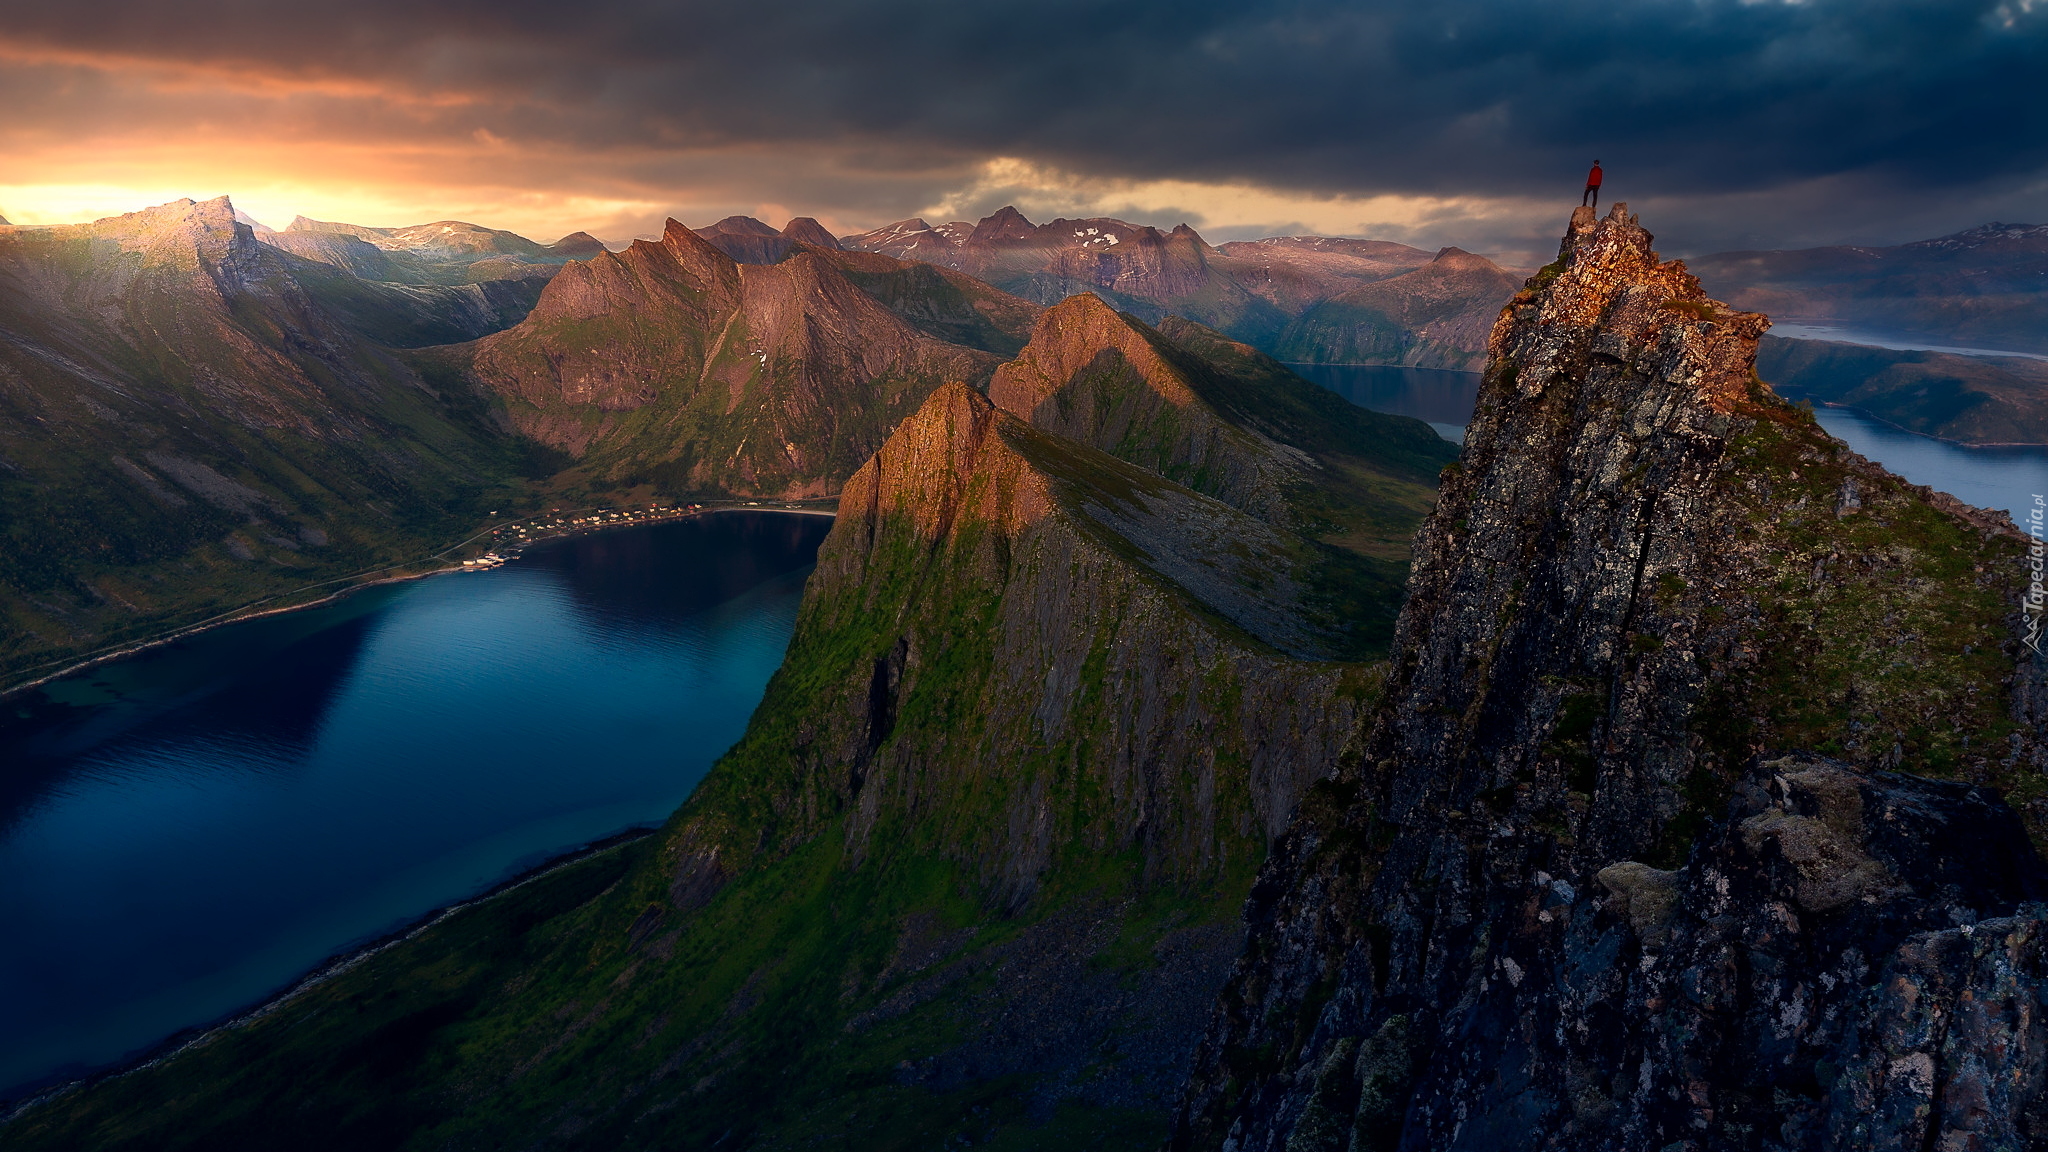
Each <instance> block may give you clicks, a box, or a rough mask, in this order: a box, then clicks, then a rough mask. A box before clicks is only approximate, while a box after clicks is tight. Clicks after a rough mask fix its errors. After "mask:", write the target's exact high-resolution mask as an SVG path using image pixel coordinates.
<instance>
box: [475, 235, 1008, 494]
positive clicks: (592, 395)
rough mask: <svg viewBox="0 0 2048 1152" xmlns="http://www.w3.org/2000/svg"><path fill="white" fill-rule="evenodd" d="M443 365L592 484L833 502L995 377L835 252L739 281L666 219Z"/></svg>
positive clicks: (969, 351)
mask: <svg viewBox="0 0 2048 1152" xmlns="http://www.w3.org/2000/svg"><path fill="white" fill-rule="evenodd" d="M450 355H452V356H455V357H457V358H459V359H460V360H462V361H464V362H465V363H466V367H467V370H468V372H469V373H470V374H471V375H472V376H473V377H474V378H475V379H477V380H478V381H480V382H481V383H482V384H483V385H484V386H486V387H488V388H490V389H491V390H493V391H495V392H497V393H498V394H500V395H501V396H503V397H504V399H505V403H506V410H507V413H508V416H509V418H510V420H511V422H512V423H513V424H514V425H515V426H516V427H518V428H519V429H520V430H521V431H523V432H525V433H527V434H528V435H530V436H532V437H534V438H535V439H537V440H540V441H542V442H543V443H547V444H551V445H554V446H556V447H559V448H561V449H564V450H566V451H568V452H570V453H573V454H575V455H577V456H579V457H582V458H583V460H584V461H585V463H586V464H587V465H588V466H589V467H591V468H592V469H593V470H595V471H597V472H598V473H599V474H601V475H606V476H609V477H610V478H612V479H614V480H619V481H633V480H651V481H654V482H655V483H657V484H660V485H662V486H663V487H666V488H669V489H671V490H674V491H679V492H694V491H720V490H723V491H727V492H733V493H743V494H748V495H787V496H796V495H822V494H828V493H831V492H836V491H837V490H838V487H839V485H840V484H842V483H843V482H844V481H845V478H846V476H848V475H849V474H851V473H852V471H853V470H854V469H855V468H856V467H858V466H859V464H860V462H861V461H862V460H865V459H866V458H867V457H868V456H869V455H870V454H872V453H873V452H874V450H875V449H876V448H877V447H879V446H880V444H881V442H882V440H883V438H884V437H886V436H887V434H888V431H889V429H890V428H892V427H894V426H895V424H896V422H897V421H899V420H901V419H902V418H903V417H904V416H907V415H908V414H909V413H911V412H912V411H915V410H916V407H917V405H918V404H919V403H920V402H921V401H922V400H923V399H924V397H925V396H927V395H929V394H930V392H931V390H932V389H933V388H935V387H937V386H938V385H939V384H940V383H942V382H944V381H947V380H967V381H975V382H979V381H981V380H985V379H987V377H988V374H989V372H990V370H991V369H993V367H994V365H995V362H996V358H995V357H994V356H992V355H990V354H988V353H986V352H982V351H980V350H978V349H974V348H966V347H962V346H959V345H954V344H947V343H944V342H943V341H940V340H936V339H933V338H932V337H930V336H928V335H926V334H925V333H923V332H921V331H919V330H918V329H916V328H914V327H912V326H911V325H910V324H908V323H906V322H905V321H904V320H902V319H901V318H899V317H898V316H897V315H896V314H895V313H893V312H891V311H890V310H889V309H887V308H885V307H883V306H882V305H881V304H880V303H879V302H877V301H876V300H875V299H874V298H873V297H871V296H869V295H868V294H866V293H865V292H862V291H861V290H860V289H859V288H858V287H856V286H855V285H854V284H853V283H852V282H851V281H849V280H848V279H847V277H846V276H845V275H844V274H842V273H841V272H840V271H839V269H838V268H837V267H835V266H834V265H833V264H832V262H831V261H830V259H829V258H828V255H827V254H824V253H816V252H810V251H799V252H797V253H795V254H793V255H790V256H789V257H788V258H786V259H784V260H783V261H782V262H780V263H777V264H772V265H755V264H744V265H743V264H740V263H737V262H736V261H734V260H733V259H732V257H730V256H728V255H726V254H725V253H724V252H722V251H720V250H719V249H717V248H715V247H713V246H712V245H711V244H710V243H709V242H707V241H706V240H705V239H703V238H702V237H700V236H698V235H697V234H696V233H694V232H692V231H690V230H689V229H687V228H684V227H683V226H682V225H680V224H676V223H675V222H673V221H671V222H670V226H669V229H668V232H667V234H666V235H665V236H664V237H663V239H662V241H661V242H660V243H659V244H655V243H649V242H645V241H638V242H635V243H634V244H633V245H632V246H631V247H630V248H628V249H627V250H626V251H624V252H621V253H617V254H613V253H605V254H603V255H600V256H598V257H595V258H594V259H591V260H589V261H585V262H582V263H578V264H574V265H571V266H570V267H569V268H568V269H566V270H565V271H564V272H563V273H562V274H561V275H560V276H558V277H556V278H555V280H554V281H553V282H551V283H550V284H549V285H548V288H547V291H546V292H545V293H543V294H542V297H541V300H540V303H539V304H537V305H536V306H535V307H534V310H533V312H532V314H531V315H529V316H528V317H527V318H526V320H525V321H523V322H522V323H521V324H520V325H519V326H518V327H516V328H513V329H511V330H510V331H507V332H503V333H500V334H498V335H496V336H491V337H487V338H485V339H484V340H481V341H478V342H476V343H475V344H474V345H470V346H466V347H464V348H460V349H456V350H452V351H451V352H450Z"/></svg>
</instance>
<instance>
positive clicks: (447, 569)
mask: <svg viewBox="0 0 2048 1152" xmlns="http://www.w3.org/2000/svg"><path fill="white" fill-rule="evenodd" d="M718 512H776V513H781V514H783V515H796V516H830V517H833V518H835V519H836V518H837V517H838V515H839V513H838V511H837V510H836V509H824V508H770V507H767V506H765V505H748V504H736V505H721V506H719V507H715V508H713V507H705V508H700V509H698V510H697V511H695V512H690V513H687V514H685V515H681V516H667V517H662V518H659V519H656V520H651V521H649V520H635V521H624V522H621V523H617V524H592V525H588V526H581V527H577V528H574V529H571V530H568V531H563V532H556V533H553V534H550V535H548V536H544V537H540V538H537V539H534V540H530V541H522V542H521V543H520V544H516V545H510V546H509V547H511V548H513V549H514V552H513V555H514V556H517V555H518V550H520V549H523V548H525V547H527V546H528V545H531V544H540V543H544V542H546V541H548V540H563V539H569V538H571V537H575V536H587V535H591V534H593V533H597V532H609V531H612V530H614V529H618V528H645V527H648V526H649V525H650V524H662V523H670V522H673V521H677V520H689V519H694V518H695V517H698V516H703V515H709V514H713V513H718ZM517 523H519V521H517V520H509V521H506V524H508V525H510V524H517ZM496 531H499V529H497V528H493V529H489V530H487V532H485V533H479V534H478V535H477V536H471V537H469V538H468V539H466V540H464V541H462V542H461V543H460V544H453V545H450V546H449V547H447V548H444V549H442V550H441V551H440V552H437V553H435V554H434V555H433V556H432V557H429V558H428V560H421V561H415V562H414V563H421V564H424V563H427V562H429V561H430V560H433V559H437V558H439V557H441V556H445V555H447V554H448V553H450V552H453V551H455V550H456V549H457V548H461V547H464V546H465V545H468V544H473V543H475V542H476V541H477V540H478V539H479V538H480V537H481V536H483V535H486V534H488V533H489V532H496ZM405 566H406V565H404V564H393V565H390V566H389V567H387V568H383V569H377V568H373V569H371V570H370V571H371V572H378V571H389V570H390V568H403V567H405ZM475 571H478V569H476V568H464V567H461V566H459V565H458V566H443V567H438V568H432V569H429V570H427V571H424V572H412V573H407V574H405V575H400V576H384V577H379V578H377V579H374V580H363V581H362V582H361V583H357V584H350V585H348V586H347V587H345V588H338V589H336V590H334V591H333V592H330V593H328V594H327V595H325V596H322V597H320V598H318V599H316V600H308V601H306V602H305V603H303V604H286V605H282V606H280V607H276V608H264V609H261V610H254V609H256V606H257V605H259V604H266V603H269V602H270V601H272V600H275V599H278V598H279V597H283V596H290V595H292V594H293V593H292V592H280V593H278V594H277V595H276V596H266V597H264V598H263V599H262V600H258V601H256V602H255V603H253V604H246V605H243V606H242V607H241V608H231V609H229V610H228V611H226V612H224V613H222V614H220V615H219V616H216V617H213V618H210V619H206V620H201V621H199V622H198V623H196V624H186V625H183V626H182V627H179V628H175V629H173V630H171V631H169V632H165V633H162V634H160V635H157V636H152V637H150V638H148V639H146V640H135V641H130V642H128V643H125V644H123V645H121V646H120V647H118V648H115V649H113V650H112V651H108V652H102V653H99V654H97V655H93V656H87V657H84V658H82V659H80V660H78V661H75V662H74V663H71V664H67V665H65V666H64V667H62V668H59V669H57V670H56V671H54V672H49V673H46V674H44V675H41V676H38V677H36V678H35V679H33V680H24V681H22V682H21V683H19V684H14V685H10V686H9V687H6V688H0V703H5V702H7V701H9V700H12V699H13V698H15V697H16V696H19V695H21V694H22V693H25V692H32V691H34V690H35V689H37V688H40V687H42V686H43V685H45V684H48V683H50V682H52V681H55V680H62V679H64V678H65V677H67V676H72V675H76V674H77V673H80V672H84V671H86V670H88V669H91V668H97V667H99V666H100V665H102V664H111V663H113V662H115V661H118V660H125V659H127V658H128V657H130V656H135V655H139V654H141V653H143V652H147V651H149V650H150V649H152V648H161V647H163V646H164V645H166V644H174V643H176V642H177V641H179V640H183V639H185V638H187V637H190V636H197V635H198V634H200V633H201V632H210V631H212V630H214V629H215V628H225V627H227V626H228V625H230V624H242V623H247V622H248V621H251V620H261V619H264V618H265V617H269V616H279V615H283V614H284V613H287V612H301V611H304V610H306V609H308V608H319V607H322V606H323V605H327V604H332V603H334V602H335V601H337V600H340V599H342V598H343V597H345V596H349V595H351V594H353V593H356V592H360V591H362V590H363V589H365V588H376V587H380V586H382V585H385V584H403V583H405V582H406V581H409V580H424V579H426V578H427V577H429V576H444V575H447V574H449V573H459V572H475ZM352 579H356V577H353V576H337V577H335V578H334V579H333V580H323V581H321V584H333V583H339V582H340V581H343V580H352ZM318 587H320V584H311V585H308V586H306V587H305V588H300V589H294V591H296V592H303V591H308V590H310V589H312V588H318Z"/></svg>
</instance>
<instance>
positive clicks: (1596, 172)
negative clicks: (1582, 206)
mask: <svg viewBox="0 0 2048 1152" xmlns="http://www.w3.org/2000/svg"><path fill="white" fill-rule="evenodd" d="M1599 186H1600V166H1599V165H1598V164H1595V165H1593V170H1592V171H1591V172H1588V173H1586V187H1588V188H1598V187H1599Z"/></svg>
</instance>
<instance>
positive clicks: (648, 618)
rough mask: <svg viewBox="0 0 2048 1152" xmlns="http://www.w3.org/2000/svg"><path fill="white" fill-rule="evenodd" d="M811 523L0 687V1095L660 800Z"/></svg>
mask: <svg viewBox="0 0 2048 1152" xmlns="http://www.w3.org/2000/svg"><path fill="white" fill-rule="evenodd" d="M830 525H831V521H830V520H828V519H825V518H823V517H815V516H796V515H776V514H770V513H722V514H719V515H715V516H709V517H706V518H704V519H701V520H693V521H684V522H679V523H672V524H664V525H656V526H649V527H643V528H633V529H621V530H616V531H611V532H606V533H602V534H599V535H594V536H587V537H583V538H581V539H577V540H570V541H559V542H555V543H553V544H549V545H544V546H540V547H536V548H534V549H533V550H531V551H529V552H528V553H527V555H526V556H525V557H524V558H522V559H520V560H517V561H514V562H513V563H511V564H508V565H507V566H505V567H503V568H499V569H495V570H492V571H489V572H483V573H474V574H469V573H465V574H460V575H449V576H438V577H434V578H431V579H427V580H419V581H414V582H411V583H408V584H399V585H389V586H385V587H381V588H375V589H370V590H367V591H365V592H362V593H359V594H357V595H355V596H352V597H350V598H348V599H346V600H344V601H342V602H340V603H338V604H336V605H333V606H329V607H325V608H318V609H312V610H309V611H305V612H298V613H292V614H288V615H284V616H278V617H274V618H270V619H266V620H260V621H253V622H250V623H247V624H240V625H235V626H233V627H229V628H222V629H217V630H215V631H212V632H207V633H202V634H200V635H199V636H195V637H192V638H190V639H188V640H185V641H182V642H180V643H178V644H176V645H173V646H170V647H166V648H162V649H157V650H154V651H152V652H149V653H146V654H143V655H141V656H139V657H136V658H133V659H130V660H126V661H122V662H120V663H117V664H111V665H106V666H104V667H101V668H97V669H93V670H92V671H90V672H87V673H84V674H81V675H80V676H78V677H74V678H72V679H69V680H66V681H62V682H59V683H55V684H52V685H49V686H47V688H45V689H44V690H43V691H41V692H39V693H36V694H33V695H31V696H28V697H25V698H18V699H16V700H12V701H9V702H7V704H6V705H0V1095H4V1094H5V1093H6V1091H7V1090H8V1089H9V1088H19V1087H20V1086H22V1085H25V1084H29V1083H32V1082H35V1081H38V1080H42V1079H46V1078H49V1077H51V1076H53V1075H56V1074H60V1073H63V1072H66V1071H75V1070H78V1069H81V1068H85V1067H89V1066H92V1065H97V1064H103V1063H106V1062H108V1061H111V1060H115V1059H118V1058H119V1057H121V1056H122V1055H124V1054H126V1053H129V1052H131V1051H134V1050H135V1049H137V1048H139V1047H143V1046H147V1045H149V1044H151V1043H154V1042H156V1041H158V1040H160V1039H161V1038H163V1037H164V1036H167V1035H169V1034H171V1033H172V1032H175V1031H177V1030H178V1029H181V1028H185V1027H190V1026H193V1025H196V1024H200V1023H203V1022H206V1021H209V1020H212V1019H215V1018H218V1017H220V1016H221V1015H223V1014H226V1013H229V1012H232V1011H233V1010H235V1009H237V1008H239V1007H241V1006H244V1005H247V1004H249V1003H251V1002H253V1001H255V1000H257V999H259V998H261V997H262V996H263V995H265V994H266V993H268V992H269V991H271V990H273V989H275V988H278V987H280V986H282V985H284V984H286V983H288V982H289V981H291V980H292V979H293V978H295V977H296V976H298V975H299V974H301V973H303V972H305V971H306V970H307V969H309V968H311V967H312V966H314V965H315V964H317V963H318V962H319V961H320V960H322V959H323V958H325V957H327V956H329V955H332V954H333V953H335V952H337V951H339V950H341V949H343V948H345V947H347V946H348V945H350V944H352V943H355V942H358V941H362V940H366V939H369V938H374V937H375V936H378V935H381V934H383V933H385V932H388V931H390V930H392V929H393V928H395V927H398V926H401V925H403V924H404V923H405V922H407V921H409V920H412V919H414V918H416V917H418V916H420V915H422V914H423V913H425V912H427V911H430V910H431V909H433V908H436V907H439V906H441V905H444V904H447V903H450V902H452V901H455V900H459V899H461V898H463V897H464V896H467V895H469V894H472V893H475V892H477V891H480V890H482V889H484V888H487V887H489V886H490V885H492V884H493V883H496V882H498V881H500V880H502V879H505V878H506V877H508V876H509V875H511V874H513V873H516V872H518V871H520V870H523V869H524V868H527V867H531V866H532V865H533V864H535V863H538V862H539V861H541V860H543V859H545V858H546V857H548V856H551V855H553V854H556V853H559V852H561V851H563V850H565V849H568V848H572V847H575V846H576V845H579V844H584V843H588V842H590V841H592V840H595V839H600V838H602V837H604V836H607V835H610V834H612V833H614V832H617V831H620V830H622V829H625V828H629V827H632V826H634V825H637V824H651V823H655V822H658V821H660V820H661V819H663V818H664V817H666V816H667V815H668V814H669V813H670V812H671V811H673V810H674V809H675V807H676V805H677V804H679V803H681V801H682V800H683V799H684V798H685V797H686V796H688V795H689V793H690V790H691V789H692V788H694V787H695V786H696V784H697V782H698V781H699V780H701V779H702V778H703V776H704V773H705V771H706V770H707V769H708V768H709V767H710V765H711V762H712V761H713V760H715V759H716V758H717V757H718V755H719V754H720V753H722V752H723V751H725V749H726V748H728V747H730V746H731V744H732V743H733V741H734V740H736V739H737V738H738V737H739V735H740V733H741V731H742V729H743V728H744V727H745V726H746V722H747V717H748V715H749V714H750V713H751V712H752V711H753V709H754V706H755V704H756V703H758V702H759V700H760V698H761V692H762V689H763V688H764V687H765V686H766V684H767V681H768V677H769V675H770V674H771V673H772V672H773V671H774V670H775V668H776V666H777V665H778V664H779V663H780V662H781V660H782V652H783V649H784V648H785V647H786V646H787V644H788V641H789V634H790V629H791V627H792V624H793V622H794V620H795V615H796V608H797V603H798V600H799V598H800V597H801V594H802V590H803V580H804V577H805V575H806V574H807V572H808V571H809V568H810V565H811V564H812V562H813V559H814V557H815V555H816V551H817V546H818V542H819V541H820V540H821V539H822V538H823V537H824V534H825V532H826V531H827V530H828V529H829V527H830Z"/></svg>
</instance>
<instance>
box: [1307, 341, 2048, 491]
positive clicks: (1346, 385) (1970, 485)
mask: <svg viewBox="0 0 2048 1152" xmlns="http://www.w3.org/2000/svg"><path fill="white" fill-rule="evenodd" d="M1289 367H1291V368H1293V369H1294V370H1295V371H1297V372H1299V373H1301V374H1302V375H1303V376H1305V377H1307V378H1308V379H1310V380H1313V381H1315V382H1316V383H1318V384H1321V385H1322V386H1323V387H1325V388H1328V389H1330V390H1331V391H1333V392H1336V393H1338V394H1340V395H1342V396H1345V397H1348V398H1349V399H1350V400H1351V401H1352V402H1353V403H1355V404H1360V405H1363V406H1364V407H1367V408H1372V409H1376V410H1378V411H1381V412H1392V413H1395V414H1396V415H1401V416H1413V417H1415V418H1417V419H1419V420H1427V421H1429V423H1430V426H1431V427H1433V428H1435V429H1436V430H1437V432H1438V433H1439V434H1441V435H1442V436H1443V437H1444V438H1445V439H1448V440H1454V441H1461V442H1462V441H1463V440H1464V438H1465V424H1466V422H1467V421H1469V420H1470V419H1471V418H1472V405H1473V403H1474V401H1476V400H1477V399H1478V397H1479V374H1478V373H1476V372H1444V371H1438V370H1435V369H1430V368H1384V367H1377V366H1360V365H1333V364H1292V365H1289ZM1786 393H1787V394H1788V395H1792V396H1795V397H1796V396H1797V395H1798V393H1797V390H1796V389H1787V390H1786ZM1814 415H1815V416H1816V417H1818V418H1819V420H1820V426H1821V427H1823V428H1825V429H1827V430H1828V432H1829V433H1831V434H1832V435H1834V436H1835V437H1837V438H1839V439H1841V440H1843V441H1845V442H1846V443H1847V444H1848V445H1849V447H1850V448H1851V449H1852V450H1854V451H1856V452H1859V453H1861V454H1862V455H1864V456H1867V457H1869V458H1870V459H1872V460H1874V461H1876V462H1877V463H1879V464H1882V465H1884V466H1885V467H1886V468H1888V469H1890V470H1891V471H1893V472H1895V473H1897V474H1899V475H1900V476H1903V477H1905V478H1906V479H1908V480H1911V481H1912V482H1913V483H1915V484H1924V485H1926V486H1927V487H1929V488H1934V489H1937V490H1939V491H1942V492H1947V493H1948V494H1950V495H1952V496H1955V497H1956V498H1958V499H1960V500H1962V501H1963V502H1964V503H1966V504H1975V505H1976V506H1978V507H1979V508H1995V509H2000V510H2002V511H2006V512H2009V513H2011V514H2012V517H2013V520H2014V521H2015V522H2017V523H2019V524H2021V525H2024V524H2025V523H2026V516H2027V510H2028V509H2029V508H2031V507H2033V503H2034V497H2035V495H2036V494H2040V495H2042V496H2044V497H2048V448H2010V447H2008V448H1970V447H1965V446H1964V445H1961V444H1951V443H1949V442H1948V441H1946V440H1936V439H1934V438H1933V437H1931V436H1921V435H1918V434H1917V433H1913V432H1906V431H1902V430H1900V429H1898V428H1894V427H1892V426H1891V425H1889V424H1886V423H1884V422H1882V421H1880V420H1876V419H1873V418H1871V417H1869V416H1866V415H1864V414H1863V413H1861V412H1857V411H1854V410H1853V409H1848V408H1821V409H1818V410H1817V411H1816V412H1815V413H1814Z"/></svg>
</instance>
